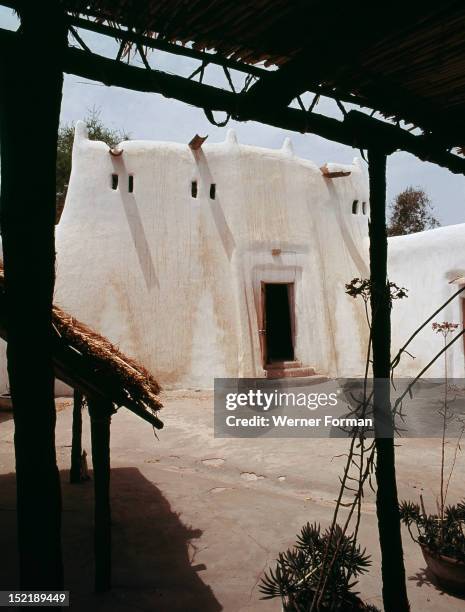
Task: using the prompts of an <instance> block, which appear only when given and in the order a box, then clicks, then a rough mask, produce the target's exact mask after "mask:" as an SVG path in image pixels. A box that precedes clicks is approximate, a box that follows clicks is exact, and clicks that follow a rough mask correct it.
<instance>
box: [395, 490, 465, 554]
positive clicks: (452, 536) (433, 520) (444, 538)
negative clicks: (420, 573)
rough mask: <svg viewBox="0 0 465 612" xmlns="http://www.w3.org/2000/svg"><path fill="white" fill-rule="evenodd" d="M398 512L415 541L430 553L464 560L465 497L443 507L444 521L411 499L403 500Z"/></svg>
mask: <svg viewBox="0 0 465 612" xmlns="http://www.w3.org/2000/svg"><path fill="white" fill-rule="evenodd" d="M399 512H400V518H401V521H402V522H403V523H404V525H406V526H407V528H408V530H409V533H410V535H411V537H412V539H413V541H414V542H417V543H418V544H421V545H422V546H426V547H427V548H428V549H429V550H430V551H431V552H433V553H437V554H440V555H446V556H447V557H453V558H454V559H457V560H458V561H463V562H465V535H464V529H465V500H464V501H462V502H460V503H459V504H457V505H456V506H446V508H445V509H444V518H443V520H441V518H440V516H438V515H437V514H426V513H425V512H424V511H423V510H422V509H421V508H420V506H419V505H418V504H415V503H414V502H411V501H403V502H402V503H401V504H400V507H399ZM413 526H415V528H416V533H414V532H413V531H412V527H413Z"/></svg>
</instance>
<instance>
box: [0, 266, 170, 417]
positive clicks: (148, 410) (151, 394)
mask: <svg viewBox="0 0 465 612" xmlns="http://www.w3.org/2000/svg"><path fill="white" fill-rule="evenodd" d="M4 280H5V279H4V274H3V267H2V266H1V265H0V337H2V338H3V339H5V340H6V339H7V325H6V321H5V288H4ZM53 327H54V338H53V342H54V364H55V373H56V376H57V378H59V379H60V380H62V381H64V382H65V383H67V384H69V385H70V386H72V387H74V388H76V389H79V390H81V391H82V392H83V393H84V395H85V396H87V397H89V396H90V397H92V396H94V397H96V398H104V399H106V400H108V401H111V402H112V403H113V404H115V405H116V406H125V407H126V408H128V409H129V410H131V411H132V412H134V413H135V414H137V415H138V416H140V417H141V418H143V419H144V420H146V421H148V422H149V423H151V424H152V425H153V426H154V427H156V428H157V429H161V428H162V427H163V423H162V422H161V421H160V420H159V419H158V417H157V416H156V413H157V412H158V410H160V408H161V407H162V404H161V402H160V400H159V399H158V397H157V395H158V393H159V391H160V387H159V385H158V383H157V381H156V380H155V379H154V378H153V376H152V375H151V374H150V373H149V372H148V371H147V370H146V369H145V368H144V367H143V366H141V365H140V364H138V363H137V362H136V361H134V360H133V359H130V358H129V357H127V356H126V355H124V354H123V353H122V352H121V351H120V350H119V349H117V348H116V347H115V346H114V345H113V344H111V343H110V342H109V341H108V340H107V339H106V338H104V337H103V336H101V335H100V334H98V333H96V332H95V331H93V330H92V329H90V328H89V327H88V326H86V325H84V324H83V323H81V322H80V321H78V320H77V319H75V318H74V317H72V316H71V315H69V314H68V313H66V312H64V311H63V310H62V309H61V308H58V307H57V306H54V307H53Z"/></svg>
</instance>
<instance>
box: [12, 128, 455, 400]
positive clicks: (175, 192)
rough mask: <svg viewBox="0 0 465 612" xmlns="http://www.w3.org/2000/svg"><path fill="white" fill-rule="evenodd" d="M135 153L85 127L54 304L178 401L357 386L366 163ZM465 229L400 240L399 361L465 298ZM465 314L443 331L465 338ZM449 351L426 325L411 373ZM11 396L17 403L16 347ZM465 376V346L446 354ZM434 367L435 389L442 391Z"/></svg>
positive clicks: (199, 152)
mask: <svg viewBox="0 0 465 612" xmlns="http://www.w3.org/2000/svg"><path fill="white" fill-rule="evenodd" d="M199 144H200V142H199V140H198V139H197V141H196V142H195V146H196V147H198V148H193V147H191V146H189V145H183V144H176V143H164V142H149V141H127V142H123V143H121V144H120V145H119V146H118V147H117V148H116V150H113V151H109V148H108V146H107V145H105V144H104V143H102V142H96V141H91V140H89V139H88V138H87V133H86V128H85V126H84V124H83V123H82V122H79V123H78V124H77V126H76V136H75V142H74V150H73V166H72V168H73V169H72V174H71V180H70V185H69V189H68V194H67V198H66V204H65V207H64V211H63V215H62V217H61V220H60V223H59V225H58V226H57V286H56V293H55V302H56V303H57V304H58V305H59V306H61V307H62V308H63V309H65V310H66V311H68V312H69V313H71V314H72V315H74V316H76V317H77V318H78V319H80V320H81V321H83V322H84V323H87V324H88V325H90V326H92V327H93V328H94V329H95V330H96V331H98V332H100V333H101V334H103V335H105V336H106V337H108V338H109V339H110V340H111V341H112V342H113V343H115V344H116V345H118V346H119V347H120V348H121V350H122V351H123V352H125V353H127V354H128V355H131V356H133V357H135V358H137V359H138V360H139V361H140V362H141V363H143V364H144V365H145V366H146V367H147V368H148V369H149V370H150V371H151V372H152V373H153V374H154V375H155V376H156V378H157V380H159V381H160V382H161V384H163V385H165V386H167V387H170V386H177V387H212V385H213V379H214V377H263V376H270V377H271V376H274V377H277V376H290V375H292V376H308V375H310V374H312V373H314V372H316V373H318V374H325V375H328V376H344V377H345V376H359V375H362V373H363V369H364V359H365V354H366V343H367V340H368V328H367V323H366V319H365V313H364V308H363V303H362V302H361V300H354V299H353V298H351V297H349V296H348V295H346V293H345V283H347V282H349V281H351V279H353V278H354V277H360V278H367V277H368V276H369V269H368V223H369V216H370V211H369V205H368V200H369V198H368V181H367V177H366V174H365V171H364V170H363V169H362V167H361V165H360V163H359V162H358V161H357V160H354V162H353V164H350V165H339V164H326V165H325V166H324V167H323V168H319V167H317V166H316V165H315V164H314V163H312V162H311V161H308V160H304V159H300V158H298V157H296V156H295V155H294V153H293V150H292V145H291V143H290V141H289V140H288V139H286V141H285V142H284V144H283V147H282V148H281V149H279V150H270V149H264V148H258V147H252V146H246V145H241V144H239V143H238V142H237V140H236V137H235V134H234V133H233V132H232V131H230V132H228V135H227V137H226V140H225V141H224V142H222V143H217V144H216V143H215V144H209V143H205V144H200V146H199ZM464 233H465V225H457V226H449V227H445V228H439V229H435V230H431V231H427V232H423V233H420V234H415V235H410V236H405V237H398V238H393V239H390V244H389V250H390V259H389V276H390V280H392V281H394V282H395V283H397V284H398V285H401V286H404V287H406V288H407V289H408V290H409V297H408V299H405V300H402V301H398V302H395V303H394V308H393V338H392V351H393V354H394V352H395V351H396V349H397V348H398V347H399V346H401V345H402V343H403V342H404V341H405V339H406V338H407V337H408V336H409V335H410V333H411V332H412V331H413V330H414V329H415V328H416V327H417V325H418V324H420V323H421V322H422V321H423V320H424V319H425V318H426V317H427V316H429V315H430V314H431V313H432V312H433V311H434V309H435V308H436V307H437V306H439V305H440V304H441V303H442V302H443V301H445V300H446V299H447V298H448V297H449V296H450V295H452V293H454V292H455V291H456V290H457V289H458V288H459V286H460V283H462V282H463V283H465V241H464V240H463V235H464ZM463 303H464V302H463V300H462V299H459V298H457V299H456V300H454V301H453V302H452V303H451V304H450V305H449V306H448V307H447V308H446V309H445V310H444V311H443V313H442V314H441V315H440V316H439V317H438V320H441V321H442V320H448V321H452V322H457V323H460V324H461V325H462V323H463V308H462V304H463ZM439 348H440V339H439V338H438V336H437V334H434V333H433V331H432V330H431V326H427V327H426V328H425V329H424V330H423V331H422V332H421V333H420V334H419V336H418V338H417V339H416V341H415V342H414V343H413V344H412V346H411V347H410V352H411V353H412V354H413V355H415V357H416V358H415V359H414V360H412V359H411V358H409V357H405V358H404V359H403V361H402V363H401V366H400V368H399V370H398V373H399V374H406V375H407V374H408V375H410V374H414V373H416V372H418V371H419V369H420V368H421V367H422V366H423V365H425V364H426V363H427V362H428V361H429V360H430V359H431V357H432V356H433V355H434V353H435V352H437V350H439ZM2 351H3V352H2V359H1V368H2V370H1V372H0V374H1V387H2V388H3V390H5V388H6V385H7V381H6V369H5V357H4V347H2ZM448 358H449V360H450V369H449V374H450V375H451V376H456V377H462V376H464V350H463V343H462V342H461V341H459V342H457V343H456V344H455V345H454V347H453V349H451V350H450V351H449V357H448ZM442 373H443V364H442V363H441V362H440V363H437V364H436V365H435V367H434V368H433V369H432V370H431V372H430V374H429V375H430V376H433V375H435V376H440V375H442Z"/></svg>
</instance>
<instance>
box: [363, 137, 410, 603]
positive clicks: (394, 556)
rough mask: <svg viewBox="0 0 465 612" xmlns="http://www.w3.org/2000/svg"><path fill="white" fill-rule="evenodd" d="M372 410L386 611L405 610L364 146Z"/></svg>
mask: <svg viewBox="0 0 465 612" xmlns="http://www.w3.org/2000/svg"><path fill="white" fill-rule="evenodd" d="M368 169H369V180H370V211H371V216H370V224H369V236H370V280H371V339H372V360H373V379H374V381H373V383H374V384H373V415H374V419H375V436H376V439H375V444H376V482H377V490H376V513H377V517H378V531H379V541H380V548H381V572H382V579H383V603H384V610H385V611H386V612H409V609H410V607H409V603H408V599H407V590H406V585H405V568H404V558H403V551H402V537H401V530H400V516H399V502H398V497H397V484H396V471H395V457H394V427H393V419H392V412H391V405H390V384H391V381H390V374H391V365H390V364H391V354H390V350H391V298H390V288H389V285H388V276H387V254H388V253H387V249H388V243H387V231H386V153H385V152H384V151H382V150H380V149H379V148H378V149H374V148H371V149H369V151H368Z"/></svg>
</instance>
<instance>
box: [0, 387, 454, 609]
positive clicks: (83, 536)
mask: <svg viewBox="0 0 465 612" xmlns="http://www.w3.org/2000/svg"><path fill="white" fill-rule="evenodd" d="M162 400H163V401H164V403H165V406H166V408H165V409H164V410H163V414H162V418H163V420H164V422H165V423H166V429H165V430H164V431H163V432H162V433H161V437H160V440H159V441H157V440H156V439H155V438H154V436H153V433H152V431H150V428H148V427H147V425H146V424H145V423H142V422H141V421H140V420H139V419H137V417H135V416H134V415H132V414H130V413H128V412H127V411H124V410H122V411H120V412H119V413H118V414H117V415H115V416H114V419H113V426H112V466H113V470H112V485H111V489H112V506H113V542H114V546H113V566H114V567H113V570H114V579H113V583H114V589H113V590H112V591H111V592H110V593H107V594H105V595H100V596H96V595H94V594H93V592H92V590H93V549H92V547H93V532H92V520H93V483H92V482H88V483H84V484H80V485H69V484H68V471H67V470H68V469H69V462H70V451H71V449H70V446H69V445H70V443H71V413H72V409H71V402H70V401H68V400H65V401H60V402H58V403H59V404H60V406H61V407H62V408H63V409H62V410H61V411H60V412H59V413H58V418H57V445H58V449H57V453H58V462H59V467H60V470H61V480H62V487H63V499H64V513H63V523H64V536H63V541H64V559H65V580H66V584H67V587H68V588H69V589H70V590H71V602H72V609H73V610H79V611H81V610H82V611H83V612H84V611H86V612H88V611H89V610H102V611H106V610H108V611H110V610H111V611H116V612H119V611H121V612H122V611H123V610H147V612H148V611H149V610H150V611H153V610H158V611H161V612H165V611H166V612H168V610H169V611H170V612H177V611H179V612H181V611H182V612H185V611H186V610H189V611H192V612H197V611H198V612H201V611H202V612H216V611H217V610H225V611H227V612H239V611H240V612H252V611H257V612H259V611H262V610H263V611H270V612H272V611H274V610H276V611H279V610H280V605H279V602H278V601H260V600H259V591H258V588H257V585H258V583H259V579H260V576H261V575H262V572H263V571H264V570H265V569H266V568H267V567H269V566H270V565H274V559H275V557H276V555H277V553H278V552H279V551H281V550H283V549H285V548H286V547H288V546H289V545H291V544H292V543H293V542H294V541H295V535H296V533H297V532H298V531H299V530H300V527H301V526H302V524H303V523H305V522H306V521H307V520H308V521H310V522H312V521H317V522H318V521H319V522H321V523H322V524H324V525H326V524H327V523H328V521H329V520H330V518H331V512H332V509H333V499H334V497H335V495H336V492H337V486H338V485H337V476H338V474H339V469H340V462H341V460H340V459H332V458H333V457H334V456H336V455H338V454H340V453H341V452H344V449H345V447H346V444H347V441H346V440H340V439H331V440H302V439H301V440H285V439H284V440H283V439H274V440H264V439H257V440H252V439H248V440H220V439H218V440H215V439H213V433H212V428H211V424H212V404H213V402H212V396H211V394H209V393H204V392H202V393H195V392H192V393H191V392H170V393H167V394H165V395H164V397H162ZM2 417H3V418H5V416H4V413H3V414H2ZM438 442H439V441H438V440H410V441H404V442H403V443H402V445H401V446H400V447H399V448H398V449H397V465H398V478H399V491H400V497H401V498H405V497H409V498H415V497H416V496H418V494H419V493H420V492H423V495H424V497H425V501H426V504H427V505H429V506H430V507H431V508H433V505H432V504H433V500H434V496H433V493H434V487H435V486H436V483H437V482H438V481H437V474H438V470H439V460H440V457H439V443H438ZM83 446H84V448H85V449H86V450H87V451H88V452H89V451H90V440H89V423H88V418H86V415H84V439H83ZM13 471H14V456H13V421H12V419H6V420H4V422H3V423H2V425H1V433H0V491H1V493H0V512H1V514H0V517H1V521H0V541H1V542H2V555H1V559H0V588H1V589H4V588H7V587H8V588H11V587H13V586H15V585H16V584H17V580H18V576H17V569H16V566H17V553H16V533H15V520H16V519H15V506H14V504H15V490H14V488H15V479H14V475H13ZM464 471H465V470H464V467H463V460H462V461H460V460H459V463H458V468H457V470H456V475H455V481H454V482H453V483H452V485H451V490H450V500H451V501H452V500H455V499H456V498H457V497H458V496H459V495H460V493H461V486H460V482H461V481H462V482H463V476H464ZM422 487H423V491H422ZM374 502H375V500H374V496H372V495H368V498H367V500H366V503H365V506H364V513H363V518H362V527H361V534H360V540H361V543H362V544H363V545H364V546H367V548H368V552H370V553H371V554H372V556H373V561H374V567H373V568H372V570H371V572H370V573H369V575H368V576H366V577H364V578H363V579H362V582H361V585H360V590H361V592H362V595H363V598H364V599H365V600H366V601H370V602H371V603H374V604H376V605H378V606H380V605H381V597H380V596H381V591H380V571H379V551H378V544H377V528H376V515H375V503H374ZM403 539H404V548H405V557H406V558H405V562H406V571H407V583H408V584H407V586H408V589H409V598H410V601H411V604H412V610H414V611H415V610H428V611H429V610H430V611H431V612H433V611H435V612H436V611H437V612H441V611H446V610H447V611H448V612H451V611H455V610H457V611H459V610H465V601H462V600H460V599H457V598H452V597H450V596H449V595H446V594H442V593H441V592H440V591H439V590H437V589H436V588H435V587H434V585H433V584H431V580H430V577H429V576H428V575H427V574H426V573H425V563H424V561H423V558H422V557H421V553H420V552H419V550H418V548H417V547H416V546H415V545H413V544H412V543H411V542H410V540H409V539H408V537H407V534H404V538H403Z"/></svg>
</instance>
